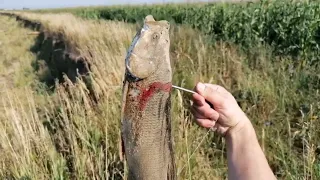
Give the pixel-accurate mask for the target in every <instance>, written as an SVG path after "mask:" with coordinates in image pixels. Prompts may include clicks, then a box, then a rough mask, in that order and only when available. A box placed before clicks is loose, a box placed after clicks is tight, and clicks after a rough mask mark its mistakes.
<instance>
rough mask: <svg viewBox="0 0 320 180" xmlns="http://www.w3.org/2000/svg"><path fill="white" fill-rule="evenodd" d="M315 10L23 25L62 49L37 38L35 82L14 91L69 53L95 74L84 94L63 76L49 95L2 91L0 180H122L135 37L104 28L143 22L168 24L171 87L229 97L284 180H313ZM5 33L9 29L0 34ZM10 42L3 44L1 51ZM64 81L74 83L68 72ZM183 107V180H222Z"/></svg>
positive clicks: (194, 10) (117, 12) (184, 98)
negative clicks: (127, 62)
mask: <svg viewBox="0 0 320 180" xmlns="http://www.w3.org/2000/svg"><path fill="white" fill-rule="evenodd" d="M319 6H320V5H318V4H317V2H316V1H309V2H305V1H304V2H298V1H294V2H293V1H292V2H291V1H290V2H289V1H280V2H266V1H264V2H259V3H248V4H247V3H241V4H210V5H192V6H191V5H164V6H160V5H159V6H135V7H99V8H76V9H59V10H49V11H51V12H54V13H58V12H64V11H69V12H72V13H74V14H76V15H79V16H81V17H85V18H89V19H90V20H84V19H80V18H75V17H74V16H72V15H69V14H62V15H61V14H57V15H55V14H29V13H27V14H24V16H25V17H26V18H27V19H30V20H33V21H38V22H41V23H42V24H43V25H44V26H45V30H46V32H47V34H46V35H48V36H51V37H52V36H55V35H58V36H59V37H61V38H62V40H63V41H56V42H57V43H59V42H64V43H63V44H59V45H57V46H54V45H55V44H52V42H53V41H52V39H49V40H46V41H43V39H41V37H40V36H39V37H38V43H40V45H39V44H37V43H36V42H34V43H35V45H36V46H34V45H31V44H32V43H31V44H25V45H23V46H22V47H23V49H24V50H25V51H26V50H28V49H29V48H28V46H33V48H35V47H36V51H35V52H36V54H37V57H34V58H35V59H34V61H33V62H32V64H35V65H36V66H35V67H37V68H35V69H34V71H36V73H34V72H31V74H32V76H31V75H29V76H26V78H25V79H24V76H19V82H24V81H26V82H29V81H30V78H33V79H34V80H35V81H36V82H37V81H38V79H40V80H42V79H45V78H43V76H44V75H47V74H50V77H51V78H58V77H56V76H55V73H56V72H57V71H56V69H55V67H56V66H51V65H50V64H55V63H56V62H55V59H53V58H52V57H51V56H41V55H43V54H44V55H46V54H51V55H53V56H54V55H56V54H54V53H51V52H56V50H59V49H61V47H65V49H64V50H66V51H68V52H69V51H72V52H74V53H75V54H76V55H77V56H81V57H83V58H84V59H85V60H86V61H87V62H88V63H89V64H90V65H91V70H92V72H90V73H89V76H87V77H86V78H88V79H89V81H90V83H91V84H90V87H87V86H86V84H88V83H87V82H88V80H86V79H85V77H77V78H76V80H75V81H73V82H71V81H69V80H68V79H74V78H75V77H72V76H70V75H68V73H65V74H66V75H67V76H66V75H64V76H63V78H64V79H65V80H64V81H61V82H63V83H60V84H59V83H57V82H56V84H55V86H54V87H55V88H54V89H53V90H52V91H53V92H50V93H48V92H47V91H46V89H45V88H43V89H40V90H39V88H38V87H37V88H35V87H30V85H29V84H27V83H19V84H18V85H19V86H18V85H15V88H19V89H20V88H21V86H24V87H25V88H26V89H27V90H26V91H23V92H21V91H14V90H12V89H4V91H5V92H6V96H3V97H2V96H0V98H1V99H2V102H3V103H2V104H3V105H2V106H3V107H4V109H0V110H4V112H5V113H2V112H1V113H2V114H3V116H0V122H1V123H0V132H1V133H0V150H1V157H4V158H1V160H0V162H1V166H0V179H10V178H11V179H25V178H27V179H28V178H29V179H50V178H51V179H123V177H124V176H125V171H124V167H125V166H124V161H123V160H122V159H121V156H120V153H119V152H120V149H119V140H120V139H119V127H120V124H119V121H120V106H121V104H120V98H121V82H122V78H123V70H124V67H123V62H124V57H125V54H126V49H127V48H128V46H129V44H130V41H131V40H132V38H133V36H134V34H135V27H134V25H132V24H126V23H121V22H109V21H108V22H106V21H103V20H99V19H101V18H104V19H109V20H124V21H127V22H139V21H141V19H143V17H144V15H146V14H149V13H150V14H153V15H154V16H155V17H156V18H157V19H167V20H171V21H172V22H175V23H173V25H172V29H171V34H170V37H171V43H172V44H171V50H170V51H171V59H172V68H173V73H174V75H173V83H174V84H176V85H179V86H182V87H186V88H192V87H193V86H194V84H195V83H196V82H197V81H203V82H209V83H215V84H219V85H222V86H224V87H226V88H227V89H228V90H229V91H230V92H231V93H232V94H233V95H234V96H235V97H236V99H237V101H238V102H239V104H240V106H241V108H242V109H243V110H244V111H245V112H246V113H247V115H248V116H249V118H250V119H251V121H252V122H253V124H254V126H255V129H256V131H257V135H258V137H259V142H260V144H261V146H262V148H263V150H264V152H265V153H266V156H267V158H268V160H269V163H270V165H271V167H272V170H273V171H274V173H275V174H276V176H277V177H278V178H279V179H320V143H319V142H320V136H319V134H320V68H319V64H320V63H319V57H318V55H319V49H318V43H319V30H318V29H319V28H320V25H319V16H320V13H319V11H320V7H319ZM43 12H48V10H45V11H43ZM203 12H204V13H203ZM92 19H94V20H92ZM12 21H13V19H11V21H8V22H12ZM1 22H3V24H4V23H5V22H7V19H5V20H3V21H1ZM66 22H68V23H66ZM7 26H14V27H15V28H16V29H23V27H21V26H17V25H16V24H15V25H12V24H8V25H7ZM192 27H193V28H192ZM2 29H3V30H4V31H5V26H4V27H1V29H0V33H2V32H1V31H2ZM9 35H11V36H13V35H14V34H9ZM6 37H9V36H8V35H7V34H6V36H0V42H4V38H6ZM42 38H43V37H42ZM208 39H209V41H208ZM15 43H17V44H20V43H21V44H22V42H20V41H19V40H15ZM41 43H43V44H41ZM64 45H65V46H64ZM10 47H11V46H7V47H6V48H10ZM0 50H1V52H3V53H4V54H6V57H9V56H12V57H15V59H19V60H20V62H23V60H24V59H25V58H26V57H25V56H23V55H19V56H14V55H16V53H15V52H13V51H6V50H5V47H4V46H1V44H0ZM24 53H25V54H27V53H29V52H28V51H27V52H24ZM0 61H6V63H7V60H6V59H3V58H2V59H1V58H0ZM28 62H30V60H28ZM49 63H50V64H49ZM56 64H59V63H56ZM4 69H5V68H4V67H3V68H0V71H4ZM64 69H66V70H64V71H66V72H69V70H70V67H64ZM24 71H25V72H26V73H27V72H29V71H30V69H26V70H23V71H21V72H24ZM53 72H55V73H53ZM0 73H1V72H0ZM21 74H24V73H21ZM70 74H73V73H70ZM51 78H50V79H51ZM85 82H86V83H85ZM93 96H94V97H95V98H92V97H93ZM93 99H94V100H93ZM189 107H190V95H189V94H185V93H183V92H178V91H173V92H172V118H173V128H174V131H173V132H174V142H175V144H174V148H175V154H176V163H177V167H178V176H179V178H180V179H223V178H226V176H227V174H226V172H227V169H226V149H225V143H224V140H223V138H221V137H219V136H216V134H215V133H211V132H209V133H207V132H208V131H207V130H204V129H201V128H199V127H198V126H197V125H195V124H194V122H193V117H192V115H191V113H190V111H189Z"/></svg>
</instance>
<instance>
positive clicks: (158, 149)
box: [121, 15, 176, 180]
mask: <svg viewBox="0 0 320 180" xmlns="http://www.w3.org/2000/svg"><path fill="white" fill-rule="evenodd" d="M169 33H170V23H169V22H168V21H166V20H160V21H156V20H155V19H154V17H153V16H152V15H148V16H146V17H145V18H144V23H143V26H142V28H141V29H139V30H138V31H137V33H136V35H135V37H134V38H133V40H132V43H131V45H130V47H129V48H128V51H127V55H126V58H125V72H124V81H123V90H122V107H121V139H122V148H123V152H124V155H125V160H126V164H127V168H128V179H129V180H138V179H139V180H175V179H176V165H175V160H174V152H173V136H172V125H171V114H170V111H171V94H170V92H171V89H172V69H171V63H170V52H169V51H170V37H169Z"/></svg>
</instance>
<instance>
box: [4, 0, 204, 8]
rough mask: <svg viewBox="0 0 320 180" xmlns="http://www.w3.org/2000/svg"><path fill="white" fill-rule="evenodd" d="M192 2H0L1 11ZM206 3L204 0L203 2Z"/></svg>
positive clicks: (159, 0)
mask: <svg viewBox="0 0 320 180" xmlns="http://www.w3.org/2000/svg"><path fill="white" fill-rule="evenodd" d="M187 1H189V2H192V1H195V0H0V9H22V8H23V7H25V8H30V9H38V8H60V7H75V6H96V5H115V4H142V3H163V2H187ZM203 1H204V0H203Z"/></svg>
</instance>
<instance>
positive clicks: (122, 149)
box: [119, 77, 129, 161]
mask: <svg viewBox="0 0 320 180" xmlns="http://www.w3.org/2000/svg"><path fill="white" fill-rule="evenodd" d="M128 86H129V82H128V81H127V79H126V77H125V79H124V82H123V89H122V101H121V123H120V124H121V126H122V123H123V121H124V110H125V106H126V99H127V94H128ZM120 129H122V127H121V128H120ZM119 157H120V160H121V161H123V160H124V158H125V147H124V141H123V137H122V130H120V132H119Z"/></svg>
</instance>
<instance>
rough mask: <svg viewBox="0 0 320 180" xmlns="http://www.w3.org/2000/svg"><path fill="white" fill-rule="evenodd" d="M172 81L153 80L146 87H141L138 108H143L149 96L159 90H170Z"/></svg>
mask: <svg viewBox="0 0 320 180" xmlns="http://www.w3.org/2000/svg"><path fill="white" fill-rule="evenodd" d="M171 88H172V83H161V82H154V83H152V84H150V85H149V86H148V87H147V88H141V94H140V96H139V110H140V111H142V110H144V109H145V107H146V105H147V103H148V101H149V100H150V98H151V97H152V96H153V95H154V94H155V93H157V92H159V91H164V92H170V91H171Z"/></svg>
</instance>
